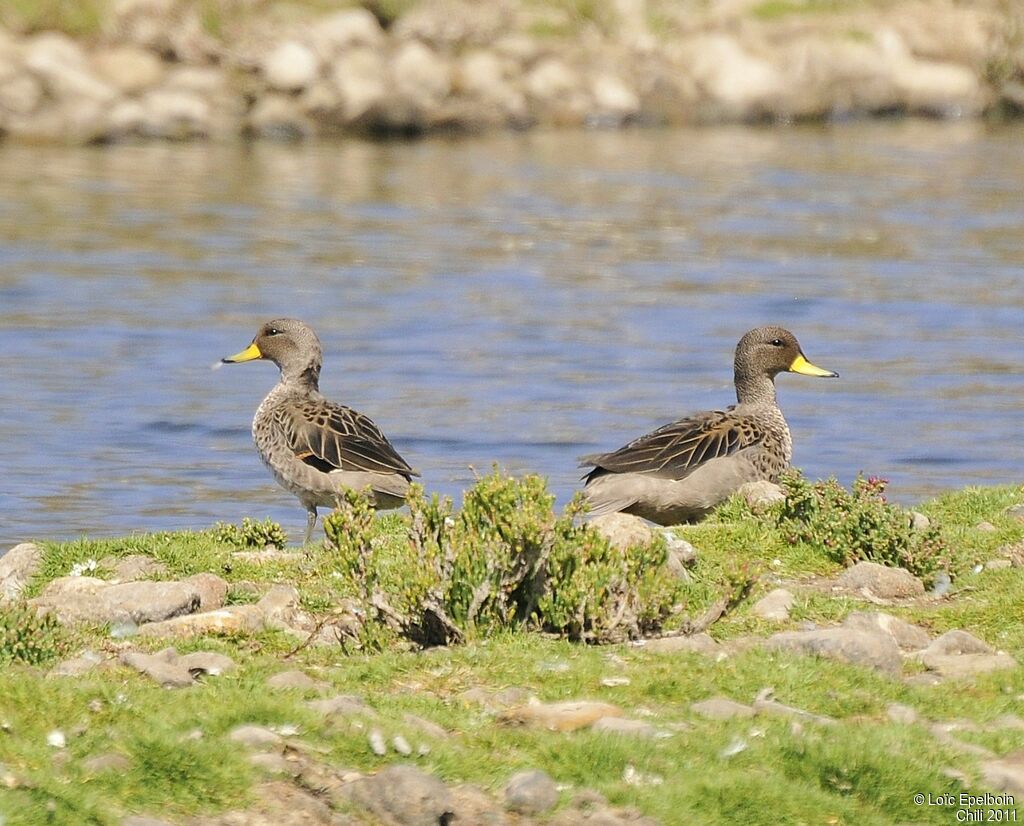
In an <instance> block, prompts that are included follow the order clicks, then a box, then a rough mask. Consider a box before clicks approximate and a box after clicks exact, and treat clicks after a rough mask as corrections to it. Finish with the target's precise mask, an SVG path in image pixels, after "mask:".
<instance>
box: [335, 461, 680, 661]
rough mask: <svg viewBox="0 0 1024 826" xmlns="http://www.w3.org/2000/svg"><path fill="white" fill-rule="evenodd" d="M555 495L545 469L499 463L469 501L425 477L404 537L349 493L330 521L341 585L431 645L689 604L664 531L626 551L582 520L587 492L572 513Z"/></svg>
mask: <svg viewBox="0 0 1024 826" xmlns="http://www.w3.org/2000/svg"><path fill="white" fill-rule="evenodd" d="M554 500H555V497H554V496H553V495H552V494H551V493H550V492H548V490H547V486H546V484H545V482H544V480H543V479H542V478H541V477H538V476H526V477H523V478H522V479H514V478H511V477H507V476H503V475H501V474H500V473H498V472H497V471H495V472H494V473H492V474H490V475H488V476H485V477H483V478H482V479H480V480H479V481H478V482H477V483H476V484H475V485H474V486H473V487H472V488H470V489H469V490H468V491H466V493H465V495H464V499H463V506H462V508H461V510H458V511H456V510H455V509H454V508H453V505H452V501H451V499H449V498H447V497H446V498H444V499H440V498H438V497H437V496H436V495H435V496H433V497H431V498H430V499H427V498H426V497H425V496H424V494H423V489H422V488H421V487H420V486H418V485H413V487H412V489H411V490H410V493H409V496H408V500H407V501H408V505H409V511H410V515H409V517H408V520H407V522H406V530H405V532H404V535H403V536H399V537H397V538H396V537H383V536H380V535H375V531H374V519H373V510H372V508H371V506H370V504H369V502H368V501H367V499H366V498H365V497H363V496H360V495H357V494H346V496H345V498H344V501H343V502H342V503H341V506H340V507H339V508H338V510H336V511H335V512H334V513H332V514H331V515H330V516H328V517H327V518H326V519H325V520H324V529H325V532H326V535H327V540H328V543H329V544H330V545H331V546H333V547H334V548H335V549H336V550H337V553H338V557H339V559H338V561H339V567H340V570H339V571H338V576H339V578H340V580H341V582H340V583H339V586H340V592H339V595H340V596H345V597H354V598H356V599H358V600H359V601H360V602H361V603H362V607H363V609H364V611H365V614H366V616H368V617H375V618H376V619H378V620H380V621H381V622H383V623H384V624H385V625H387V626H388V627H389V628H390V629H392V630H393V631H394V632H396V633H398V634H399V635H401V636H403V637H405V638H407V639H410V640H412V641H414V642H416V643H417V644H419V645H437V644H446V643H450V642H458V641H461V640H463V639H464V638H465V637H466V636H468V635H476V634H481V633H492V632H495V631H499V630H502V629H507V628H523V627H531V628H538V629H541V630H545V631H549V632H554V633H558V634H563V635H565V636H567V637H569V638H570V639H575V640H586V641H589V642H609V641H617V640H622V639H627V638H629V637H637V636H640V635H643V634H647V633H651V632H654V631H657V630H659V629H660V628H661V627H662V625H663V623H664V622H665V621H666V620H667V619H668V618H669V617H670V616H672V615H673V613H674V612H677V611H678V603H679V589H680V587H681V584H680V581H679V580H678V579H677V578H676V577H675V576H674V575H673V574H672V573H671V572H670V571H668V569H667V568H666V566H665V559H666V554H667V552H666V547H665V542H664V539H663V538H662V537H660V536H659V537H658V538H657V539H656V540H655V541H654V542H652V543H651V544H650V545H649V546H642V547H635V548H630V549H628V550H626V551H623V550H618V549H615V548H613V547H611V546H610V545H609V543H608V541H607V540H606V539H605V538H604V537H603V536H601V535H600V534H599V533H597V531H595V530H594V529H593V528H591V527H590V526H589V525H586V524H582V523H581V522H580V521H579V516H580V515H581V511H582V508H581V505H580V503H579V501H578V500H574V502H573V503H572V504H571V505H570V506H569V507H568V508H567V509H566V512H565V513H564V514H563V515H562V516H558V515H556V514H555V512H554ZM376 641H378V642H379V637H378V638H376Z"/></svg>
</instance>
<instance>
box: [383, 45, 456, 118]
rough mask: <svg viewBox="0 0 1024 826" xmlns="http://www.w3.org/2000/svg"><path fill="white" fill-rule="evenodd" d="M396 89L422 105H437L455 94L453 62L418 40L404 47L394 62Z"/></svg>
mask: <svg viewBox="0 0 1024 826" xmlns="http://www.w3.org/2000/svg"><path fill="white" fill-rule="evenodd" d="M391 73H392V76H393V77H394V81H395V89H396V90H397V91H398V92H399V93H401V94H404V95H408V96H409V97H410V98H412V99H413V101H414V102H415V103H418V104H431V103H437V102H438V101H440V100H441V99H443V98H444V97H446V96H447V95H448V93H449V91H451V84H452V69H451V65H450V64H449V62H448V61H447V60H446V59H445V58H443V57H441V56H440V55H439V54H437V53H436V52H434V51H433V50H432V49H430V48H428V47H427V46H424V45H423V44H422V43H420V42H419V41H417V40H412V41H409V42H407V43H403V44H402V46H401V47H399V49H398V51H397V52H396V53H395V56H394V57H393V58H392V61H391Z"/></svg>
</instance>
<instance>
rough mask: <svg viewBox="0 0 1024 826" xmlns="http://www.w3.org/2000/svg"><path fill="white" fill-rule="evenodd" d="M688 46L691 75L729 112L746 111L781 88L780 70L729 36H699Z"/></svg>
mask: <svg viewBox="0 0 1024 826" xmlns="http://www.w3.org/2000/svg"><path fill="white" fill-rule="evenodd" d="M688 45H689V48H688V53H689V64H690V65H689V71H690V74H691V75H692V77H693V79H694V80H695V81H696V82H697V83H698V85H699V86H700V88H701V89H702V90H703V92H704V93H705V94H706V95H707V96H708V97H709V98H711V100H712V101H714V102H715V103H718V104H721V105H723V106H724V107H726V108H727V109H728V110H729V114H730V115H739V116H742V115H745V114H749V113H751V111H752V110H754V109H755V108H756V107H758V106H762V105H767V103H768V102H769V101H771V100H772V99H774V98H775V97H776V96H777V95H779V94H780V93H781V92H782V90H783V79H782V75H781V73H780V72H779V70H778V69H777V68H776V67H775V66H773V65H772V64H771V63H769V62H768V61H767V60H764V59H762V58H760V57H757V56H755V55H752V54H749V53H748V52H747V51H746V50H744V48H743V47H742V46H741V45H740V44H739V42H738V41H737V40H736V38H734V37H732V36H731V35H727V34H707V35H700V36H698V37H696V38H693V39H692V40H691V41H690V43H689V44H688Z"/></svg>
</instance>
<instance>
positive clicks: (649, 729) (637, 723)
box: [590, 717, 658, 738]
mask: <svg viewBox="0 0 1024 826" xmlns="http://www.w3.org/2000/svg"><path fill="white" fill-rule="evenodd" d="M590 728H591V730H592V731H600V732H604V733H605V734H621V735H623V736H625V737H643V738H653V737H657V736H658V729H656V728H655V727H654V726H652V725H651V724H650V723H648V722H646V721H644V720H631V719H630V718H628V717H602V718H601V719H600V720H598V721H597V722H596V723H594V725H592V726H591V727H590Z"/></svg>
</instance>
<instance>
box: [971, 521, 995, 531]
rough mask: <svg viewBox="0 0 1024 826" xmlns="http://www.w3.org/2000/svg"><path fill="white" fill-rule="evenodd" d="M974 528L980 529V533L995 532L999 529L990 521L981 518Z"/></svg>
mask: <svg viewBox="0 0 1024 826" xmlns="http://www.w3.org/2000/svg"><path fill="white" fill-rule="evenodd" d="M974 530H976V531H981V532H982V533H995V532H996V531H997V530H999V529H998V528H997V527H996V526H995V525H993V524H992V523H991V522H988V521H986V520H982V521H981V522H979V523H978V524H977V525H975V526H974Z"/></svg>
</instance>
